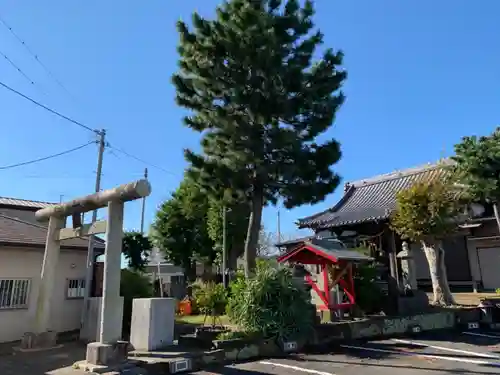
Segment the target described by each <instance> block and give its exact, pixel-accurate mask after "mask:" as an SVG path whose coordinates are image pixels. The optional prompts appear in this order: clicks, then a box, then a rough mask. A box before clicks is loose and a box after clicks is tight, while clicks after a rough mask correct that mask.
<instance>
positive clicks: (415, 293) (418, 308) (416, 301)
mask: <svg viewBox="0 0 500 375" xmlns="http://www.w3.org/2000/svg"><path fill="white" fill-rule="evenodd" d="M428 309H429V297H427V294H426V293H425V292H423V291H421V290H412V293H411V295H408V296H401V297H399V298H398V314H399V315H415V314H421V313H424V312H426V311H428Z"/></svg>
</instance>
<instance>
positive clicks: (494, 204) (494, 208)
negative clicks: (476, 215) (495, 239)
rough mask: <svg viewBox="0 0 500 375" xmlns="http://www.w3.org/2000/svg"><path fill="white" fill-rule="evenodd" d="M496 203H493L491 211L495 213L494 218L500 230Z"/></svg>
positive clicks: (499, 215)
mask: <svg viewBox="0 0 500 375" xmlns="http://www.w3.org/2000/svg"><path fill="white" fill-rule="evenodd" d="M498 211H499V208H498V203H497V202H495V203H493V213H494V214H495V220H496V221H497V226H498V231H499V232H500V214H499V213H498Z"/></svg>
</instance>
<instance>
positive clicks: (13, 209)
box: [0, 197, 104, 250]
mask: <svg viewBox="0 0 500 375" xmlns="http://www.w3.org/2000/svg"><path fill="white" fill-rule="evenodd" d="M54 204H55V203H49V202H39V201H32V200H26V199H17V198H8V197H0V242H2V243H9V244H13V245H16V244H17V245H37V246H45V240H46V236H47V223H40V222H38V221H37V220H36V218H35V212H36V211H37V210H39V209H41V208H45V207H49V206H52V205H54ZM61 246H62V247H78V248H81V249H82V250H83V249H86V248H87V247H88V240H87V239H84V238H72V239H69V240H64V241H62V242H61ZM95 246H96V248H99V249H104V241H103V240H102V239H100V238H98V237H96V245H95Z"/></svg>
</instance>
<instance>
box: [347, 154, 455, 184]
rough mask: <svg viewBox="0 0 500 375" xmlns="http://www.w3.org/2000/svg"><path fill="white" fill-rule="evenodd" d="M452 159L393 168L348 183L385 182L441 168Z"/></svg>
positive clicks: (450, 162)
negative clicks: (389, 170) (387, 171)
mask: <svg viewBox="0 0 500 375" xmlns="http://www.w3.org/2000/svg"><path fill="white" fill-rule="evenodd" d="M452 164H453V161H452V160H451V159H442V160H439V161H437V162H434V163H427V164H423V165H419V166H417V167H411V168H406V169H401V170H395V171H392V172H389V173H384V174H381V175H378V176H374V177H369V178H365V179H361V180H355V181H352V182H350V183H349V185H351V186H354V187H356V188H359V187H363V186H367V185H373V184H378V183H380V182H386V181H389V180H394V179H398V178H401V177H405V176H410V175H415V174H420V173H424V172H427V171H429V170H432V169H437V168H443V167H444V166H448V165H452Z"/></svg>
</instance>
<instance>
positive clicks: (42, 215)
mask: <svg viewBox="0 0 500 375" xmlns="http://www.w3.org/2000/svg"><path fill="white" fill-rule="evenodd" d="M150 193H151V185H150V184H149V182H148V181H147V180H144V179H143V180H137V181H134V182H130V183H128V184H123V185H120V186H117V187H115V188H112V189H108V190H104V191H100V192H98V193H95V194H91V195H87V196H85V197H82V198H78V199H75V200H72V201H70V202H67V203H61V204H58V205H54V206H49V207H46V208H42V209H41V210H38V211H37V212H36V213H35V217H36V219H37V220H38V221H45V220H48V219H49V218H50V217H51V216H54V217H58V218H64V217H67V216H71V215H74V214H81V213H84V212H89V211H94V210H97V209H99V208H103V207H106V206H107V205H108V203H109V202H110V201H120V202H128V201H132V200H135V199H140V198H143V197H147V196H148V195H149V194H150Z"/></svg>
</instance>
